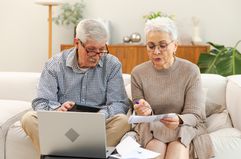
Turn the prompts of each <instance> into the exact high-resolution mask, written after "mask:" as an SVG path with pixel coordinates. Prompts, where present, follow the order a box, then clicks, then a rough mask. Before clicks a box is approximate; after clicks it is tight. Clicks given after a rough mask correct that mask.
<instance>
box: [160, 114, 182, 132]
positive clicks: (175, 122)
mask: <svg viewBox="0 0 241 159" xmlns="http://www.w3.org/2000/svg"><path fill="white" fill-rule="evenodd" d="M160 122H162V123H163V124H164V125H165V126H166V127H168V128H169V129H176V128H177V127H178V126H179V124H180V119H179V117H178V116H177V115H176V116H175V117H172V118H163V119H161V120H160Z"/></svg>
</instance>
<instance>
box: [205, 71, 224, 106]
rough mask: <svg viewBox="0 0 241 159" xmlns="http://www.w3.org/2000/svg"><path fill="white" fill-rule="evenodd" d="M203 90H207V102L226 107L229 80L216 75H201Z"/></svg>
mask: <svg viewBox="0 0 241 159" xmlns="http://www.w3.org/2000/svg"><path fill="white" fill-rule="evenodd" d="M201 78H202V83H203V88H207V89H208V91H207V97H206V100H207V101H209V102H211V103H216V104H219V105H223V106H226V84H227V79H226V78H225V77H223V76H220V75H216V74H201Z"/></svg>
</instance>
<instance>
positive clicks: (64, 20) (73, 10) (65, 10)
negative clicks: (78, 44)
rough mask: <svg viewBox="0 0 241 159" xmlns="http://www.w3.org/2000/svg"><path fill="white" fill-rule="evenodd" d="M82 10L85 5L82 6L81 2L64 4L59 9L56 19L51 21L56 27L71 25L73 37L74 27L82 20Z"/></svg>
mask: <svg viewBox="0 0 241 159" xmlns="http://www.w3.org/2000/svg"><path fill="white" fill-rule="evenodd" d="M84 8H85V5H84V4H83V1H80V2H78V3H74V4H69V3H64V4H63V5H62V6H61V8H60V14H59V15H58V16H57V17H54V18H53V21H54V22H55V24H57V25H66V26H67V25H72V26H73V27H74V36H75V29H76V26H77V24H78V23H79V21H80V20H81V19H83V10H84Z"/></svg>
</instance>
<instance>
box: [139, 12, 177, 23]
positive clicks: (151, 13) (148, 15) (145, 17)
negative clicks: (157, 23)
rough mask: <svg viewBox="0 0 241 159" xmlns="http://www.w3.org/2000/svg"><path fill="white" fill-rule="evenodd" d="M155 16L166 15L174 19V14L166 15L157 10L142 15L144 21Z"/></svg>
mask: <svg viewBox="0 0 241 159" xmlns="http://www.w3.org/2000/svg"><path fill="white" fill-rule="evenodd" d="M157 17H168V18H170V19H172V20H174V19H175V16H174V15H168V14H166V13H164V12H161V11H157V12H150V13H149V14H147V15H144V16H143V18H144V19H145V21H147V20H151V19H155V18H157Z"/></svg>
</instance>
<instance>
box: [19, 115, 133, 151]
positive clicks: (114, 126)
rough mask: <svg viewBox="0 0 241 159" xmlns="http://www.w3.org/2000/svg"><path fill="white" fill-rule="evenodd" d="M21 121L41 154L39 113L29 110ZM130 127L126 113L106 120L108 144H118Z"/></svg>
mask: <svg viewBox="0 0 241 159" xmlns="http://www.w3.org/2000/svg"><path fill="white" fill-rule="evenodd" d="M21 123H22V127H23V129H24V131H25V132H26V134H27V135H28V136H29V137H30V138H31V140H32V143H33V145H34V147H35V149H36V151H37V152H38V154H40V145H39V134H38V117H37V113H36V112H35V111H29V112H27V113H26V114H25V115H23V117H22V119H21ZM130 128H131V126H130V125H129V124H128V118H127V116H126V115H124V114H117V115H115V116H113V117H111V118H108V119H107V120H106V135H107V136H106V137H107V146H116V145H117V144H118V143H119V141H120V140H121V138H122V136H123V135H124V134H125V133H126V132H127V131H129V130H130Z"/></svg>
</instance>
